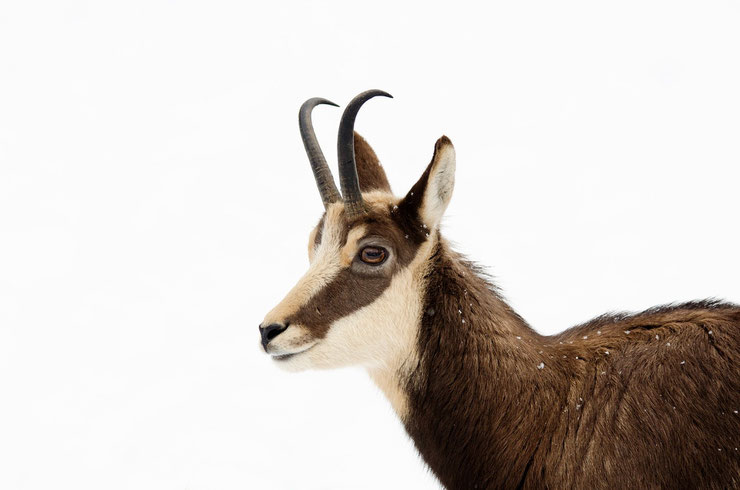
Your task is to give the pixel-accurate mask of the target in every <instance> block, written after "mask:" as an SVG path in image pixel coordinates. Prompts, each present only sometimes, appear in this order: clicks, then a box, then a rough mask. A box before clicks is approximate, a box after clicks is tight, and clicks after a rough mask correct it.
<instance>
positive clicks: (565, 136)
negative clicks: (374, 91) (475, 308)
mask: <svg viewBox="0 0 740 490" xmlns="http://www.w3.org/2000/svg"><path fill="white" fill-rule="evenodd" d="M738 25H740V6H739V5H738V4H737V3H736V2H730V1H707V2H676V1H651V2H646V1H623V2H611V3H610V4H605V3H601V2H574V1H563V2H518V1H516V2H515V1H510V2H485V4H484V2H480V3H470V4H466V3H464V2H423V3H422V2H420V3H416V4H414V3H404V2H386V1H377V2H343V1H334V2H297V1H295V2H249V1H247V2H244V1H234V2H223V1H209V2H205V1H201V2H167V1H161V0H148V1H129V2H84V1H79V0H70V1H66V2H51V1H47V2H44V1H24V2H3V3H2V5H0V488H3V489H11V490H14V489H19V490H20V489H49V488H54V489H60V488H69V489H75V490H82V489H102V488H105V489H157V490H159V489H225V490H227V489H245V488H246V489H326V488H331V489H377V488H395V489H406V488H436V487H437V483H436V482H435V479H434V478H433V477H432V476H431V475H430V474H429V472H428V471H427V470H426V469H425V467H424V466H423V464H422V462H421V460H420V458H419V457H418V456H417V455H416V453H415V450H414V449H413V445H412V443H411V442H410V441H409V440H408V439H407V437H406V435H405V433H404V431H403V428H402V427H401V425H400V423H399V422H398V421H397V420H396V417H395V415H394V414H393V412H392V410H391V408H390V406H389V404H388V403H387V402H386V400H385V399H384V398H383V396H382V394H381V393H380V392H379V391H378V390H377V389H376V388H375V387H374V385H372V383H371V382H370V381H369V379H368V378H367V376H366V375H365V374H364V373H363V372H361V371H359V370H352V369H347V370H341V371H330V372H309V373H303V374H287V373H283V372H282V371H280V370H278V369H277V368H276V367H275V366H274V365H273V364H272V363H271V361H270V360H269V359H268V358H267V357H266V356H265V355H264V354H263V353H262V352H260V350H259V349H258V332H257V325H258V324H259V322H260V321H261V320H262V317H263V315H264V314H265V313H266V312H267V311H268V310H269V309H270V308H272V306H273V305H274V304H275V303H276V302H277V301H279V300H280V299H281V298H282V297H283V295H284V294H285V292H287V290H288V289H289V288H290V287H291V286H292V285H293V283H294V282H295V280H296V279H297V278H298V277H300V275H302V273H303V271H304V270H305V268H306V266H307V258H306V240H307V236H308V233H309V231H310V229H311V228H312V226H313V225H314V224H315V222H316V221H317V220H318V218H319V216H320V213H321V211H322V206H321V201H320V199H319V196H318V193H317V191H316V188H315V186H314V184H313V180H312V175H311V172H310V169H309V165H308V163H307V161H306V158H305V156H304V153H303V147H302V145H301V141H300V138H299V136H298V128H297V111H298V107H299V105H300V104H301V103H302V102H303V100H305V99H307V98H309V97H314V96H322V97H327V98H329V99H331V100H334V101H335V102H337V103H340V104H346V103H347V101H348V100H349V99H350V98H351V97H352V96H354V95H355V94H356V93H358V92H360V91H362V90H365V89H368V88H381V89H384V90H387V91H389V92H390V93H392V94H393V95H394V96H395V99H393V100H389V99H374V100H372V101H370V102H368V103H367V105H366V106H365V107H364V108H363V110H362V112H361V113H360V116H359V117H358V121H357V129H358V130H359V131H360V132H361V133H362V134H363V135H364V136H366V138H367V139H368V140H369V141H370V142H371V144H372V145H373V146H374V147H375V150H376V151H377V153H378V155H379V156H380V158H381V161H382V162H383V163H384V165H385V168H386V171H387V173H388V175H389V177H390V179H391V183H392V185H393V187H394V190H395V191H396V192H397V193H399V194H401V193H405V192H406V190H407V189H408V188H409V187H410V186H411V185H412V184H413V182H414V181H415V180H416V179H417V178H418V176H419V175H420V174H421V172H422V171H423V169H424V167H425V165H426V164H427V163H428V161H429V158H430V156H431V153H432V149H433V145H434V142H435V140H436V139H437V137H439V136H440V135H442V134H447V135H448V136H449V137H450V138H451V139H452V141H453V142H454V143H455V146H456V148H457V155H458V165H457V185H456V189H455V194H454V196H453V200H452V204H451V205H450V208H449V209H448V212H447V218H446V220H445V223H444V227H443V231H444V234H445V235H446V236H447V237H448V238H450V239H451V240H453V241H454V242H456V243H458V244H459V247H458V248H459V249H460V250H462V251H464V252H466V253H468V254H469V256H470V257H471V258H473V259H475V260H477V261H479V262H481V263H482V264H484V265H486V266H489V270H490V272H491V273H493V274H494V275H495V277H496V278H497V282H498V284H499V285H500V286H501V287H502V288H503V290H504V292H505V294H506V296H507V297H508V299H509V300H510V302H511V303H512V305H513V306H514V307H515V308H516V309H517V310H518V311H519V312H520V313H521V314H522V315H523V316H524V317H525V318H526V319H527V320H528V321H529V322H530V323H531V324H532V325H533V326H534V327H535V328H536V329H538V330H539V331H540V332H542V333H554V332H557V331H560V330H562V329H565V328H567V327H569V326H571V325H574V324H576V323H579V322H582V321H585V320H588V319H589V318H591V317H593V316H595V315H598V314H601V313H603V312H605V311H609V310H623V309H626V310H640V309H643V308H647V307H650V306H653V305H656V304H660V303H666V302H670V301H677V300H690V299H698V298H706V297H719V298H725V299H728V300H732V301H735V302H738V301H740V253H739V249H740V225H739V224H738V210H740V197H738V178H739V177H740V145H738V141H739V140H738V138H739V136H738V135H740V90H738V87H740V62H739V61H738V60H739V59H740V58H738V49H739V48H740V29H738ZM339 115H340V110H338V109H335V108H330V107H320V108H318V109H317V110H316V111H315V117H314V120H315V125H316V128H317V131H318V134H319V136H320V140H321V142H322V144H323V145H324V149H325V152H326V153H327V156H328V158H329V160H330V161H331V162H332V165H333V161H334V155H335V153H334V148H335V134H336V126H337V122H338V119H339ZM335 175H336V174H335Z"/></svg>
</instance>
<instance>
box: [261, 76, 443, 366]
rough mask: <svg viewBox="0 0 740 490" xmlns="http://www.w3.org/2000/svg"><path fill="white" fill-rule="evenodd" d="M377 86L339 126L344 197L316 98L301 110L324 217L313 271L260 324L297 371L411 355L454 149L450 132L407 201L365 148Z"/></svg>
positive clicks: (267, 340)
mask: <svg viewBox="0 0 740 490" xmlns="http://www.w3.org/2000/svg"><path fill="white" fill-rule="evenodd" d="M378 95H382V96H385V97H391V96H390V95H389V94H387V93H385V92H382V91H380V90H369V91H367V92H363V93H361V94H360V95H358V96H357V97H355V98H354V99H352V101H351V102H350V103H349V105H348V106H347V108H346V109H345V111H344V113H343V115H342V118H341V122H340V124H339V135H338V141H337V153H338V162H339V182H340V187H341V191H342V192H341V195H340V193H339V191H338V190H337V188H336V185H335V184H334V179H333V177H332V174H331V171H330V170H329V167H328V165H327V163H326V160H325V159H324V156H323V154H322V152H321V149H320V148H319V145H318V141H317V139H316V136H315V134H314V131H313V127H312V124H311V111H312V109H313V108H314V107H315V106H317V105H319V104H330V105H336V104H333V103H332V102H329V101H328V100H325V99H319V98H314V99H309V100H308V101H306V102H305V103H304V104H303V106H302V107H301V109H300V111H299V118H298V119H299V126H300V132H301V137H302V139H303V143H304V146H305V148H306V153H307V155H308V158H309V161H310V163H311V168H312V169H313V172H314V177H315V178H316V184H317V186H318V188H319V193H320V194H321V199H322V201H323V202H324V208H325V212H324V214H323V216H322V217H321V220H320V221H319V223H318V225H316V227H315V228H314V229H313V231H312V232H311V234H310V236H309V240H308V258H309V262H310V266H309V268H308V271H307V272H306V274H305V275H304V276H303V277H302V278H301V279H300V280H299V281H298V283H297V284H296V285H295V286H294V287H293V289H292V290H291V291H290V292H289V293H288V294H287V296H286V297H285V299H283V301H281V302H280V303H279V304H278V305H277V306H276V307H275V308H274V309H273V310H272V311H270V312H269V313H268V314H267V315H266V316H265V319H264V321H263V322H262V324H261V325H260V332H261V336H262V346H263V348H264V349H265V351H266V352H267V353H268V354H270V355H271V356H272V358H273V359H274V360H275V361H276V362H278V363H279V365H280V366H281V367H284V368H286V369H288V370H291V371H297V370H303V369H309V368H330V367H340V366H348V365H363V366H365V367H368V368H375V367H382V366H388V367H390V366H393V365H394V364H397V363H398V362H403V360H404V359H408V357H409V355H412V350H413V347H412V346H413V342H414V340H415V338H416V331H417V328H418V323H419V319H420V317H421V308H422V301H423V289H424V273H425V270H426V267H425V266H426V264H427V263H428V259H429V257H430V256H431V254H432V251H433V249H434V244H436V243H437V241H438V240H439V239H440V238H439V223H440V220H441V218H442V215H443V213H444V211H445V209H446V208H447V205H448V204H449V202H450V198H451V196H452V189H453V187H454V182H455V150H454V148H453V146H452V143H451V142H450V140H449V139H448V138H447V137H445V136H443V137H441V138H440V139H439V140H438V141H437V143H436V145H435V147H434V156H433V157H432V161H431V163H429V165H428V166H427V168H426V170H425V171H424V173H423V174H422V175H421V178H419V180H418V181H417V182H416V184H414V186H413V187H412V188H411V190H410V191H409V192H408V193H407V194H406V196H405V197H403V198H400V199H399V198H396V197H395V196H394V195H393V194H392V192H391V187H390V184H389V183H388V179H387V178H386V175H385V172H384V170H383V167H381V166H380V163H379V162H378V159H377V157H376V156H375V153H374V151H373V150H372V148H371V147H370V145H368V143H367V142H366V141H365V140H364V139H363V138H362V137H361V136H360V135H358V134H357V133H355V132H354V122H355V118H356V116H357V113H358V111H359V109H360V107H361V106H362V105H363V104H364V103H365V102H366V101H367V100H369V99H370V98H372V97H375V96H378Z"/></svg>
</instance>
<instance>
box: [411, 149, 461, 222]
mask: <svg viewBox="0 0 740 490" xmlns="http://www.w3.org/2000/svg"><path fill="white" fill-rule="evenodd" d="M454 187H455V147H454V146H452V141H450V139H449V138H448V137H447V136H442V137H441V138H440V139H438V140H437V143H436V144H435V145H434V156H432V161H431V163H430V164H429V166H427V169H426V170H425V171H424V173H423V174H422V176H421V178H420V179H419V180H418V181H417V182H416V184H414V186H413V187H412V188H411V190H410V191H409V193H408V194H406V197H404V198H403V200H402V201H401V203H400V204H399V205H398V207H399V208H400V209H401V210H402V212H404V213H406V214H407V215H410V216H413V215H415V217H416V218H417V219H419V220H421V223H422V224H423V225H425V226H426V227H427V228H429V229H432V230H433V229H436V228H437V227H438V226H439V222H440V221H441V220H442V215H443V214H444V212H445V210H446V209H447V205H448V204H449V203H450V199H451V198H452V189H453V188H454Z"/></svg>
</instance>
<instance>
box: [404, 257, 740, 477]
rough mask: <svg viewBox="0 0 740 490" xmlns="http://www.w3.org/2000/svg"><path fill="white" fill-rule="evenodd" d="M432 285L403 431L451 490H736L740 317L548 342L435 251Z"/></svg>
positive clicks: (669, 316) (705, 311) (652, 314)
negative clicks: (406, 432)
mask: <svg viewBox="0 0 740 490" xmlns="http://www.w3.org/2000/svg"><path fill="white" fill-rule="evenodd" d="M427 280H428V285H427V292H426V313H425V314H424V316H423V319H422V323H421V329H420V333H419V339H418V347H419V352H420V363H419V365H418V367H417V369H416V370H415V371H414V372H413V373H412V374H411V376H410V377H408V378H407V383H406V390H407V393H408V395H409V398H410V407H411V408H410V412H409V414H408V416H407V418H406V420H405V421H404V422H405V425H406V428H407V430H408V432H409V434H410V435H411V437H412V438H413V440H414V442H415V444H416V447H417V448H418V449H419V451H420V453H421V454H422V456H423V457H424V460H425V461H426V462H427V464H428V465H429V466H430V467H431V469H432V470H433V471H434V473H435V474H436V475H437V476H438V478H439V479H440V481H441V482H442V483H443V484H444V485H445V486H446V487H448V488H461V489H462V488H466V489H467V488H515V487H516V488H672V489H675V488H717V489H719V488H738V486H739V485H740V452H738V448H740V415H738V413H737V411H738V410H740V364H739V363H740V307H738V306H736V305H732V304H728V303H721V302H716V301H714V302H712V301H709V302H699V303H687V304H682V305H675V306H665V307H660V308H654V309H651V310H648V311H645V312H643V313H640V314H636V315H627V314H619V315H606V316H602V317H599V318H597V319H595V320H593V321H591V322H589V323H587V324H584V325H580V326H578V327H574V328H572V329H570V330H567V331H565V332H563V333H561V334H558V335H555V336H549V337H548V336H542V335H539V334H537V333H536V332H535V331H534V330H532V329H531V328H530V327H529V326H528V325H527V324H526V323H525V322H524V320H522V318H521V317H519V316H518V315H517V314H516V313H515V312H514V311H512V310H511V308H510V307H509V306H508V305H507V304H506V303H505V302H504V301H503V300H502V299H501V297H500V296H499V295H498V294H497V293H496V291H495V290H494V289H492V288H491V286H490V285H489V284H488V283H487V282H486V281H485V280H484V279H482V278H481V277H480V276H479V275H478V274H477V271H476V269H475V267H473V266H472V265H471V264H470V263H468V262H466V261H465V260H463V259H461V258H460V257H459V256H457V255H456V254H454V253H453V252H451V251H449V250H448V249H447V248H446V247H445V246H444V245H443V244H440V245H439V246H438V247H437V250H436V252H435V254H434V257H433V258H432V268H431V270H430V272H429V275H428V278H427ZM463 320H465V322H464V323H463ZM627 332H629V333H627ZM540 363H544V367H543V368H542V369H539V368H538V366H539V365H540Z"/></svg>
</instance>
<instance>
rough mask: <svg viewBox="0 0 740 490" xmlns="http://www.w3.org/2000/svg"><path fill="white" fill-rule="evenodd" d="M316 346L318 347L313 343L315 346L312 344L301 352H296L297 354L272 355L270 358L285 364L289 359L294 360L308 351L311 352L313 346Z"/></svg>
mask: <svg viewBox="0 0 740 490" xmlns="http://www.w3.org/2000/svg"><path fill="white" fill-rule="evenodd" d="M315 345H316V344H315V343H313V344H311V345H309V346H307V347H305V348H304V349H301V350H299V351H296V352H289V353H287V354H270V357H272V360H273V361H277V362H285V361H287V360H288V359H292V358H294V357H295V356H298V355H300V354H303V353H304V352H307V351H309V350H310V349H311V348H312V347H313V346H315Z"/></svg>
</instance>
